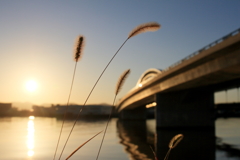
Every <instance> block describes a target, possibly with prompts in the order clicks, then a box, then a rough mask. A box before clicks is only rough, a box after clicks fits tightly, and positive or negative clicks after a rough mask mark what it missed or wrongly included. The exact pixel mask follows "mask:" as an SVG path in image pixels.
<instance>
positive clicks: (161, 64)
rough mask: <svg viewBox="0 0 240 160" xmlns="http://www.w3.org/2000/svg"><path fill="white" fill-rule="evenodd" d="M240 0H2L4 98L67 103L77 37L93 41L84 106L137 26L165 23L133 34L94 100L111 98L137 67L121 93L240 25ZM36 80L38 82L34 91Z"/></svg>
mask: <svg viewBox="0 0 240 160" xmlns="http://www.w3.org/2000/svg"><path fill="white" fill-rule="evenodd" d="M239 6H240V1H238V0H231V1H228V0H217V1H212V0H210V1H209V0H201V1H198V0H191V1H190V0H182V1H178V0H168V1H163V0H162V1H161V0H158V1H157V0H151V1H143V0H128V1H127V0H123V1H117V0H78V1H77V0H75V1H74V0H72V1H48V0H34V1H32V0H29V1H27V0H21V1H19V0H11V1H0V22H1V25H0V75H1V80H0V82H1V83H0V102H32V103H34V104H39V105H41V104H45V103H53V104H56V103H59V104H66V102H67V97H68V94H69V90H70V83H71V80H72V74H73V68H74V64H75V63H74V61H73V50H74V43H75V39H76V37H77V36H78V35H84V36H85V38H86V45H85V48H84V54H83V56H82V59H81V60H80V61H79V62H78V66H77V71H76V78H75V82H74V86H73V92H72V97H71V100H70V102H71V103H78V104H82V103H83V102H84V101H85V99H86V97H87V95H88V94H89V92H90V90H91V88H92V86H93V84H94V83H95V81H96V80H97V78H98V76H99V75H100V73H101V71H102V70H103V69H104V67H105V66H106V64H107V63H108V61H109V60H110V59H111V57H112V56H113V54H114V53H115V52H116V51H117V49H118V48H119V47H120V45H121V44H122V43H123V41H124V40H125V39H126V38H127V36H128V34H129V32H130V31H131V30H132V29H133V28H135V27H136V26H137V25H139V24H141V23H146V22H152V21H155V22H158V23H159V24H161V26H162V27H161V29H160V30H158V31H157V32H148V33H144V34H140V35H138V36H136V37H133V38H131V39H130V40H129V41H128V42H127V43H126V45H125V46H124V47H123V48H122V50H121V51H120V52H119V54H118V55H117V56H116V57H115V59H114V61H113V62H112V64H111V65H110V66H109V68H108V69H107V71H106V72H105V74H104V75H103V77H102V79H101V80H100V82H99V84H98V86H97V87H96V89H95V91H94V92H93V94H92V96H91V97H90V99H89V101H88V104H92V103H110V104H111V103H112V101H113V98H114V92H115V86H116V83H117V81H118V78H119V76H120V75H121V74H122V73H123V72H124V71H125V70H127V69H131V73H130V75H129V77H128V79H127V80H126V82H125V84H124V86H123V88H122V90H121V92H120V94H119V96H118V98H120V97H122V96H123V95H124V94H126V93H127V92H128V91H129V90H130V89H131V88H133V87H134V86H135V84H136V82H137V80H138V78H139V77H140V76H141V74H142V73H143V72H144V71H146V70H147V69H149V68H159V69H164V68H167V67H168V66H170V65H171V64H173V63H175V62H177V61H178V60H180V59H182V58H184V57H186V56H187V55H189V54H191V53H193V52H195V51H196V50H198V49H200V48H202V47H204V46H205V45H207V44H209V43H211V42H213V41H214V40H216V39H219V38H221V37H222V36H224V35H226V34H228V33H230V32H232V31H233V30H236V29H238V28H239V27H240V9H239ZM28 80H34V81H36V82H37V84H38V88H37V89H36V91H34V92H29V91H27V89H26V87H25V83H26V82H27V81H28Z"/></svg>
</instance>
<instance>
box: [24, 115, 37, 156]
mask: <svg viewBox="0 0 240 160" xmlns="http://www.w3.org/2000/svg"><path fill="white" fill-rule="evenodd" d="M33 120H34V116H29V120H28V126H27V131H28V132H27V142H26V143H27V148H28V152H27V155H28V156H29V157H31V156H33V155H34V151H33V149H34V132H35V129H34V121H33Z"/></svg>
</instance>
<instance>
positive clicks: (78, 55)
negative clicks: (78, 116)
mask: <svg viewBox="0 0 240 160" xmlns="http://www.w3.org/2000/svg"><path fill="white" fill-rule="evenodd" d="M83 47H84V37H83V36H78V38H77V41H76V47H75V54H74V61H75V66H74V70H73V77H72V82H71V86H70V91H69V95H68V99H67V106H66V108H65V110H64V117H63V121H62V126H61V130H60V133H59V137H58V141H57V146H56V149H55V153H54V156H53V160H54V159H55V157H56V154H57V150H58V145H59V142H60V139H61V135H62V130H63V126H64V122H65V119H66V114H67V111H68V108H69V101H70V97H71V93H72V88H73V82H74V79H75V73H76V68H77V62H78V61H79V60H80V58H81V57H82V54H83Z"/></svg>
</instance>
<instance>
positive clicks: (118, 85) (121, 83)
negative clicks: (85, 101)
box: [96, 69, 130, 160]
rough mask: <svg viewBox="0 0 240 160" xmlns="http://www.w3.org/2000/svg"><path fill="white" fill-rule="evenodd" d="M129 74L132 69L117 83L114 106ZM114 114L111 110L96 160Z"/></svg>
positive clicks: (123, 74) (124, 73)
mask: <svg viewBox="0 0 240 160" xmlns="http://www.w3.org/2000/svg"><path fill="white" fill-rule="evenodd" d="M129 74H130V69H128V70H126V71H125V72H123V73H122V75H121V76H120V78H119V80H118V83H117V86H116V90H115V96H114V99H113V106H114V105H115V100H116V97H117V95H118V93H119V92H120V90H121V88H122V86H123V83H124V82H125V80H126V78H127V77H128V75H129ZM112 112H113V109H111V112H110V114H109V117H108V121H107V124H106V127H105V129H104V133H103V137H102V141H101V144H100V147H99V150H98V154H97V158H96V160H97V159H98V157H99V155H100V151H101V148H102V145H103V141H104V138H105V135H106V131H107V128H108V124H109V122H110V119H111V116H112Z"/></svg>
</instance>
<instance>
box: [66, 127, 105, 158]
mask: <svg viewBox="0 0 240 160" xmlns="http://www.w3.org/2000/svg"><path fill="white" fill-rule="evenodd" d="M101 132H102V131H101ZM101 132H98V133H97V134H95V135H94V136H93V137H91V138H90V139H89V140H87V141H86V142H84V143H83V144H81V145H80V146H79V147H78V148H77V149H75V150H74V151H73V152H72V153H71V154H70V155H69V156H68V157H67V158H66V160H68V159H69V158H70V157H72V155H74V153H76V152H77V151H78V150H79V149H80V148H82V147H83V146H84V145H85V144H87V143H88V142H89V141H91V140H92V139H93V138H95V137H96V136H97V135H99V134H100V133H101Z"/></svg>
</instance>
